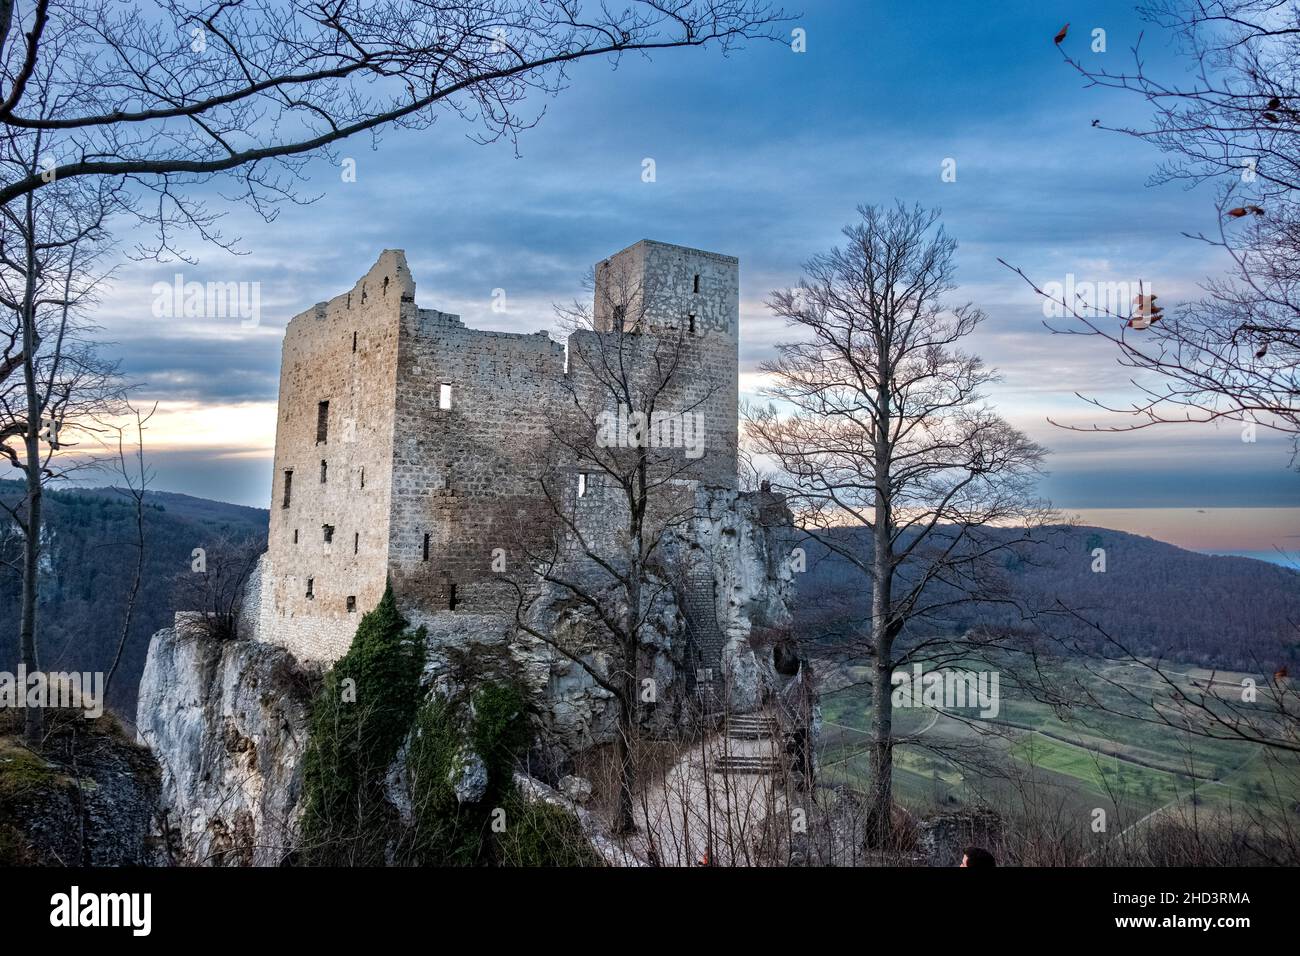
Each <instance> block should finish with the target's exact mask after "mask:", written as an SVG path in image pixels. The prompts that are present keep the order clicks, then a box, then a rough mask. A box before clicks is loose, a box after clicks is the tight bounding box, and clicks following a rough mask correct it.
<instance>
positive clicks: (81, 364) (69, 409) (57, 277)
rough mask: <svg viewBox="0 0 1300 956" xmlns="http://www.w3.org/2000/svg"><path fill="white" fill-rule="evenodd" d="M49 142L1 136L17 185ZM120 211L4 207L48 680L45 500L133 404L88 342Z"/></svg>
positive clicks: (33, 715) (31, 624)
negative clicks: (86, 447)
mask: <svg viewBox="0 0 1300 956" xmlns="http://www.w3.org/2000/svg"><path fill="white" fill-rule="evenodd" d="M29 82H30V86H31V88H32V89H33V90H34V91H39V95H38V93H36V92H34V93H33V96H34V98H35V99H36V100H37V101H38V102H39V103H40V104H42V105H43V106H44V105H46V104H48V103H49V102H50V93H49V89H50V78H49V76H48V74H42V75H40V76H37V77H34V78H32V79H31V80H30V81H29ZM45 135H46V134H45V133H44V132H42V131H39V130H37V131H21V130H18V131H15V130H3V131H0V170H3V174H4V176H5V177H6V178H10V177H14V176H19V177H20V176H23V175H27V174H29V173H32V172H37V171H39V169H40V162H41V157H42V156H43V155H44V152H43V151H44V139H45ZM115 203H116V188H115V187H114V186H113V185H112V184H111V183H108V182H107V181H85V182H72V183H59V182H51V183H50V184H49V188H46V189H43V190H42V191H41V193H40V194H39V196H38V195H37V194H36V193H34V192H29V193H27V194H26V195H25V196H24V197H22V198H21V199H20V200H18V201H15V202H14V203H11V204H8V205H6V206H3V207H0V309H3V310H4V312H3V314H4V316H5V318H4V319H3V326H0V350H2V351H0V453H2V454H3V456H4V458H5V459H6V460H7V461H8V463H9V464H10V465H11V466H12V467H14V468H16V469H18V470H19V471H20V472H22V475H23V479H24V483H25V494H24V496H23V498H22V499H21V501H19V502H18V503H17V504H15V505H13V506H10V505H7V504H3V503H0V507H3V508H4V510H5V512H6V514H7V515H8V517H9V518H10V519H11V520H12V521H13V523H14V525H15V526H16V527H17V528H18V530H19V533H20V534H21V536H22V539H23V562H22V579H23V586H22V608H21V622H20V625H19V635H20V648H21V659H22V662H23V664H24V665H25V666H26V667H27V669H28V670H29V671H36V670H37V669H39V656H38V653H37V628H36V609H37V599H38V593H37V592H38V576H39V567H40V550H41V542H42V489H43V488H44V486H45V485H46V484H47V483H48V482H50V481H53V480H56V479H60V478H66V477H68V476H69V475H70V474H72V473H73V472H75V471H76V470H78V469H81V468H85V467H87V466H88V465H90V464H91V458H92V456H89V455H87V454H85V453H82V452H79V451H78V449H77V447H76V446H77V445H78V444H79V439H80V438H84V437H85V436H86V435H87V434H89V433H90V432H93V431H94V430H95V424H94V418H95V416H96V415H97V414H100V413H102V412H104V411H106V410H111V409H112V408H114V407H115V405H116V403H117V401H118V400H119V399H120V396H121V394H122V387H121V383H120V380H119V378H118V374H117V368H116V365H115V364H114V363H112V362H110V361H108V360H106V359H104V358H103V357H102V356H101V355H100V353H99V352H98V350H97V349H96V347H95V345H94V343H93V342H91V341H90V340H89V337H88V333H89V332H90V331H91V328H90V326H89V325H88V324H87V322H86V320H85V314H86V311H87V309H88V308H89V306H90V305H92V304H93V302H94V297H95V293H96V291H97V289H98V288H99V286H100V284H101V282H102V280H103V278H104V276H103V274H102V273H100V272H98V271H97V270H98V267H99V262H100V260H101V259H102V258H103V256H104V255H105V253H106V252H107V250H108V249H109V248H110V246H111V243H110V241H109V239H108V236H107V233H106V231H105V222H106V219H107V217H108V216H109V214H110V212H111V210H112V208H113V207H114V205H115ZM25 715H26V722H25V736H26V738H27V740H28V742H29V743H30V744H35V743H37V742H38V741H39V740H40V737H41V712H40V710H39V708H34V707H32V708H27V709H26V711H25Z"/></svg>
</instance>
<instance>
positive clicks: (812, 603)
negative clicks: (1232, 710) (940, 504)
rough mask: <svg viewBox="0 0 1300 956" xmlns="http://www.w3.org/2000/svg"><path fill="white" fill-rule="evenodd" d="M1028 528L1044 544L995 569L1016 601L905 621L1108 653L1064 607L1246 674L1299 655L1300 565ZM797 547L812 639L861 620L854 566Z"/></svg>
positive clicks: (863, 595) (1130, 641)
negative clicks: (1034, 635) (1026, 636)
mask: <svg viewBox="0 0 1300 956" xmlns="http://www.w3.org/2000/svg"><path fill="white" fill-rule="evenodd" d="M840 533H842V534H846V535H848V534H862V533H864V532H862V531H860V530H857V529H852V530H850V529H845V530H844V531H842V532H840ZM982 533H985V534H1005V535H1014V534H1016V532H1012V531H1009V530H998V529H985V531H984V532H982ZM1036 537H1041V538H1042V539H1043V542H1044V543H1043V544H1042V546H1039V547H1035V548H1033V549H1031V550H1029V551H1027V552H1026V558H1025V560H1008V561H1007V562H1005V565H1004V567H1003V568H1002V569H1001V571H1002V573H1003V576H1004V579H1005V582H1006V585H1007V587H1008V591H1009V595H1010V597H1011V598H1013V599H1014V601H1015V604H1016V606H1012V605H1010V604H1007V605H982V606H974V605H965V606H960V607H957V608H953V609H950V610H948V611H946V612H945V614H944V615H943V616H942V617H941V618H935V619H933V620H928V621H925V622H917V623H915V624H914V625H913V628H914V629H915V630H918V631H923V632H925V635H929V634H936V633H937V634H943V633H952V634H954V635H958V634H963V633H965V632H966V631H967V630H969V629H971V628H975V627H981V626H985V627H1007V626H1013V627H1025V628H1030V629H1036V630H1037V631H1039V632H1040V633H1043V634H1047V635H1051V636H1054V637H1058V638H1066V639H1067V643H1069V644H1071V645H1077V647H1078V648H1079V649H1082V650H1086V651H1087V652H1088V653H1090V654H1101V655H1102V656H1116V655H1115V654H1114V653H1113V650H1114V648H1113V646H1108V642H1107V641H1106V640H1105V638H1103V637H1102V636H1101V635H1100V634H1098V633H1097V632H1096V631H1095V630H1094V629H1092V628H1091V627H1089V626H1088V624H1086V623H1084V622H1083V621H1080V620H1078V619H1077V618H1075V617H1074V616H1073V615H1070V614H1067V613H1063V612H1062V607H1064V608H1069V609H1071V610H1072V611H1074V612H1076V613H1077V615H1078V616H1079V617H1082V618H1084V619H1086V621H1087V622H1091V623H1095V624H1097V625H1099V626H1100V627H1101V628H1103V629H1104V630H1105V631H1107V632H1108V633H1109V634H1110V635H1111V636H1113V637H1114V638H1116V639H1117V640H1119V641H1121V642H1123V644H1124V645H1125V646H1126V647H1127V648H1128V649H1129V650H1131V651H1132V652H1133V653H1135V654H1138V655H1141V656H1150V657H1163V658H1165V659H1167V660H1172V661H1178V662H1183V663H1187V664H1195V665H1201V666H1205V667H1218V668H1224V669H1233V670H1244V671H1251V672H1254V671H1256V670H1259V669H1261V668H1267V669H1268V670H1269V671H1270V672H1271V670H1272V669H1273V668H1276V667H1278V666H1281V665H1283V664H1291V665H1292V666H1293V667H1294V666H1295V663H1296V662H1297V661H1300V573H1297V572H1296V571H1294V570H1291V569H1289V568H1286V567H1282V566H1279V565H1274V564H1269V563H1267V562H1264V561H1258V560H1254V559H1252V558H1238V557H1220V556H1212V555H1204V554H1198V553H1196V552H1193V551H1185V550H1183V549H1182V548H1178V547H1175V546H1173V545H1170V544H1165V543H1164V542H1162V541H1156V540H1153V539H1151V538H1145V537H1141V536H1139V535H1133V534H1127V533H1125V532H1122V531H1112V530H1109V529H1106V528H1092V527H1071V528H1065V527H1062V528H1051V529H1046V530H1045V531H1044V532H1041V533H1040V534H1038V535H1036ZM803 546H804V548H805V549H806V551H807V562H808V570H807V573H805V574H802V575H797V576H796V577H797V578H798V584H799V600H798V607H797V611H796V613H797V615H798V625H799V630H800V632H801V633H802V634H804V635H809V636H811V637H812V638H813V639H814V640H815V639H816V635H818V634H819V633H822V632H824V631H828V630H835V629H837V628H842V627H844V626H846V625H847V626H849V627H851V626H852V622H853V620H855V619H857V620H865V619H866V618H865V615H866V612H867V610H868V606H867V602H868V597H869V595H868V590H867V588H866V587H865V586H864V578H863V577H862V575H861V574H860V573H859V572H857V571H855V570H854V569H852V568H851V567H849V566H848V565H847V564H846V563H845V562H844V561H843V560H842V559H840V558H837V557H836V556H835V555H833V554H830V553H828V550H827V549H826V548H825V547H823V546H821V545H819V544H818V543H817V542H815V541H808V542H805V543H804V545H803ZM1096 548H1102V549H1104V550H1105V559H1106V570H1105V571H1104V572H1096V571H1093V570H1092V567H1093V561H1094V558H1093V551H1094V549H1096ZM906 574H907V569H906V567H904V568H903V569H902V571H901V575H902V576H903V577H904V578H906ZM1025 610H1028V611H1029V612H1030V613H1031V616H1030V617H1029V618H1028V619H1027V618H1026V617H1025V614H1024V613H1023V612H1024V611H1025ZM1033 612H1048V613H1038V614H1036V615H1035V614H1034V613H1033ZM925 635H914V636H925ZM814 653H815V652H814Z"/></svg>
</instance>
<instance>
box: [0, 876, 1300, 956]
mask: <svg viewBox="0 0 1300 956" xmlns="http://www.w3.org/2000/svg"><path fill="white" fill-rule="evenodd" d="M1291 877H1292V874H1291V873H1290V872H1286V871H1279V870H1268V869H1219V870H1211V869H1197V870H1192V869H1186V870H1180V869H1097V868H1092V869H1070V870H1067V869H1011V868H1001V869H985V870H969V869H959V868H953V869H943V870H940V869H896V870H890V869H782V870H776V869H754V870H741V869H711V868H706V867H700V868H696V869H693V870H674V869H657V870H635V871H634V870H490V869H460V870H455V869H425V870H417V869H386V870H385V869H371V870H360V869H352V870H344V869H338V870H330V869H264V870H254V869H151V870H144V869H142V870H76V869H27V870H20V869H9V870H0V912H3V913H4V915H5V917H6V918H5V920H4V923H5V929H4V937H5V940H6V943H17V942H19V941H20V940H23V939H26V938H29V937H34V936H47V935H48V936H52V937H58V936H67V935H69V934H74V933H75V934H77V936H79V937H80V942H82V943H86V942H91V937H92V936H98V937H102V938H103V939H104V940H105V941H108V940H110V939H112V940H113V941H114V942H116V941H128V943H130V942H134V941H136V940H139V941H141V942H143V941H146V940H158V941H165V942H167V943H178V942H179V943H193V942H203V943H208V942H213V943H215V942H218V941H226V940H234V941H239V940H240V938H241V937H245V938H246V939H247V940H248V942H250V943H254V944H256V945H257V946H258V947H259V948H263V947H265V946H268V945H269V946H272V947H274V946H276V945H277V944H284V945H289V946H295V947H297V946H301V945H302V944H304V943H310V942H314V941H320V942H322V943H325V944H327V945H337V944H341V943H346V942H347V941H348V940H351V939H356V940H362V939H373V938H374V937H375V934H376V933H377V932H381V933H382V934H383V935H384V936H390V935H391V934H393V933H411V934H416V935H417V937H419V936H424V935H425V934H426V933H428V932H430V931H432V930H434V929H435V927H440V928H439V929H438V933H445V932H446V931H447V930H448V928H450V927H454V926H456V925H459V926H460V927H461V928H462V930H464V931H465V932H467V933H469V934H470V935H471V936H473V935H475V934H477V933H480V932H481V933H483V934H485V935H484V937H483V938H484V943H485V944H495V943H499V942H503V941H507V940H514V939H519V940H528V939H534V938H535V939H538V940H539V941H540V940H542V939H546V938H552V939H556V940H558V939H564V938H568V939H575V938H582V937H585V936H587V935H588V934H591V933H597V934H606V933H610V934H614V936H613V937H611V938H617V939H627V940H629V941H631V940H634V939H637V938H643V939H645V940H646V941H647V942H653V941H654V940H655V939H658V940H660V944H661V945H672V944H673V943H674V941H677V940H680V941H681V942H682V944H683V945H685V944H686V943H687V941H688V940H689V938H690V936H691V935H694V934H697V933H704V934H706V935H708V934H711V933H712V932H713V931H714V930H716V931H718V932H723V931H725V933H726V935H727V941H728V944H731V945H734V943H735V942H738V941H740V940H743V939H744V938H745V937H748V936H752V938H754V939H755V940H756V941H757V942H759V943H760V944H763V945H771V944H772V943H773V942H775V941H776V939H777V938H778V936H777V935H776V934H780V935H784V934H785V933H786V932H789V933H791V934H797V935H798V936H799V937H801V938H803V939H805V940H807V938H808V935H809V934H810V933H816V934H818V935H820V934H823V933H838V932H840V931H841V930H842V928H843V927H851V931H852V932H853V933H854V934H855V936H856V935H858V934H861V933H863V932H864V931H866V930H868V928H869V927H870V926H871V925H872V921H873V920H878V919H883V920H885V921H887V923H888V925H889V926H890V927H892V928H893V930H895V931H897V932H900V933H902V934H903V935H904V937H906V936H907V935H908V934H909V933H912V932H915V933H918V934H920V935H918V936H917V937H916V938H917V939H928V938H930V937H931V934H933V933H938V932H953V933H959V934H962V935H966V934H974V935H969V936H967V938H968V939H969V940H971V941H974V940H977V939H981V938H983V939H986V940H991V939H999V938H1006V937H1005V934H1006V933H1008V932H1011V933H1012V934H1013V935H1016V934H1020V933H1024V932H1032V931H1033V930H1035V929H1038V928H1042V929H1044V930H1049V931H1051V932H1052V933H1053V934H1054V936H1053V938H1055V939H1059V940H1062V941H1064V940H1069V941H1070V942H1074V941H1076V940H1080V939H1093V938H1097V937H1099V936H1105V937H1112V938H1123V937H1125V936H1127V937H1130V938H1132V939H1134V940H1146V941H1152V940H1154V939H1160V938H1171V937H1172V938H1176V939H1178V940H1179V941H1180V944H1181V943H1183V942H1186V941H1187V940H1188V939H1189V938H1190V937H1193V936H1199V937H1200V938H1202V939H1204V940H1206V941H1213V942H1215V943H1218V944H1228V945H1232V942H1233V941H1234V940H1236V939H1243V938H1250V937H1251V936H1252V935H1253V934H1258V933H1261V932H1262V933H1264V934H1266V935H1269V936H1271V935H1273V934H1276V933H1278V932H1280V931H1282V930H1283V928H1284V927H1285V926H1288V925H1293V924H1294V915H1293V913H1292V912H1291V909H1293V908H1290V907H1286V905H1285V904H1284V903H1283V899H1284V894H1287V893H1288V890H1289V885H1290V884H1291V882H1292V880H1291ZM683 920H686V921H687V922H686V923H685V924H683V922H682V921H683ZM701 921H702V922H701ZM836 924H843V926H837V925H836ZM710 925H712V926H713V927H714V930H710V929H709V928H708V927H709V926H710ZM474 927H477V929H475V928H474ZM560 927H563V930H561V929H560ZM690 927H695V928H693V929H692V928H690ZM909 927H911V929H909ZM556 934H558V936H556ZM985 934H987V935H985ZM1241 934H1245V936H1244V937H1243V936H1242V935H1241ZM701 938H704V937H701ZM1024 938H1025V939H1029V938H1031V937H1024ZM1038 938H1040V939H1042V937H1038ZM1255 938H1256V939H1258V938H1260V937H1258V936H1255ZM446 942H450V940H449V939H448V940H446ZM11 951H16V950H11Z"/></svg>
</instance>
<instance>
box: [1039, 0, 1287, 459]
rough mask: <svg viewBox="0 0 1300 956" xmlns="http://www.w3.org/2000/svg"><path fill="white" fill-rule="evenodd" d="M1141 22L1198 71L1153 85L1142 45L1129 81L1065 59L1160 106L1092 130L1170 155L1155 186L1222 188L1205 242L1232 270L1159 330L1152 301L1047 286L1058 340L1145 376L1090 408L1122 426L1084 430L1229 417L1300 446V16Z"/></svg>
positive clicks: (1237, 7) (1279, 7)
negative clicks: (1105, 353) (1144, 116)
mask: <svg viewBox="0 0 1300 956" xmlns="http://www.w3.org/2000/svg"><path fill="white" fill-rule="evenodd" d="M1140 12H1141V13H1142V15H1143V16H1144V18H1145V19H1146V20H1148V21H1149V22H1150V23H1152V24H1153V25H1154V26H1155V27H1157V28H1158V29H1159V30H1161V31H1162V32H1163V33H1164V34H1165V35H1166V36H1168V37H1170V38H1172V39H1173V40H1174V41H1175V42H1176V43H1177V44H1178V47H1179V49H1180V51H1181V52H1182V54H1183V55H1184V57H1185V61H1186V65H1187V67H1188V68H1187V69H1186V70H1184V71H1181V72H1180V73H1179V74H1178V75H1176V76H1172V77H1160V76H1157V75H1154V74H1153V73H1152V72H1151V71H1150V70H1149V68H1148V66H1147V63H1146V60H1145V58H1144V57H1143V54H1142V49H1141V41H1139V43H1138V45H1137V46H1135V47H1134V50H1133V66H1132V69H1131V71H1127V72H1114V73H1112V72H1109V71H1107V70H1104V69H1101V70H1099V69H1096V68H1095V67H1093V66H1091V65H1090V64H1093V63H1096V62H1098V61H1099V58H1096V57H1090V58H1087V62H1086V63H1085V60H1084V59H1081V58H1080V59H1077V58H1075V57H1073V56H1071V55H1070V53H1069V44H1068V43H1062V44H1061V45H1060V48H1061V50H1062V55H1063V56H1064V58H1065V60H1066V62H1067V63H1068V64H1069V65H1070V66H1071V67H1073V68H1074V69H1075V70H1077V71H1078V72H1079V73H1080V75H1081V76H1083V77H1084V79H1085V80H1086V81H1087V82H1088V84H1089V85H1092V86H1097V87H1104V88H1110V89H1117V90H1123V91H1127V92H1129V93H1133V94H1136V95H1137V96H1140V97H1142V98H1143V99H1144V100H1145V101H1146V103H1147V104H1148V105H1149V106H1150V108H1151V110H1152V117H1151V120H1150V122H1149V123H1146V124H1143V125H1138V126H1120V127H1108V126H1106V124H1104V123H1103V122H1102V121H1101V120H1095V121H1094V122H1093V125H1094V126H1098V127H1102V128H1106V129H1114V130H1116V131H1118V132H1121V133H1124V134H1126V135H1129V136H1134V137H1137V138H1139V139H1142V140H1144V141H1146V142H1149V143H1151V144H1153V145H1155V146H1156V147H1157V148H1158V149H1159V150H1161V151H1162V152H1163V153H1164V154H1165V155H1166V157H1167V159H1166V161H1165V162H1164V163H1163V164H1161V165H1160V166H1159V168H1158V170H1157V172H1156V174H1155V176H1154V177H1153V182H1154V183H1165V182H1177V183H1181V184H1183V185H1186V186H1193V185H1198V184H1202V183H1208V184H1213V185H1214V186H1215V187H1216V189H1217V193H1216V195H1215V199H1214V201H1215V205H1216V207H1217V210H1218V213H1219V227H1218V229H1217V232H1216V233H1215V234H1213V235H1210V236H1206V235H1204V234H1198V235H1196V236H1195V237H1194V238H1196V239H1198V240H1200V241H1203V242H1206V243H1208V244H1210V245H1212V246H1214V247H1217V248H1219V249H1222V250H1223V251H1224V252H1225V253H1226V254H1227V256H1228V260H1229V269H1228V272H1227V273H1226V274H1225V275H1223V276H1221V277H1217V278H1211V279H1208V280H1207V281H1206V282H1205V283H1204V286H1203V289H1204V295H1203V296H1202V297H1201V299H1200V300H1199V301H1196V302H1193V303H1188V304H1186V305H1184V306H1182V307H1180V308H1178V309H1177V310H1171V311H1170V312H1169V314H1167V315H1157V316H1156V317H1155V318H1154V319H1151V318H1149V317H1148V316H1147V315H1146V313H1147V311H1148V310H1147V309H1146V308H1145V306H1149V305H1150V303H1138V308H1136V309H1135V310H1133V311H1131V312H1130V311H1128V310H1116V309H1113V308H1095V307H1089V306H1087V305H1085V304H1083V303H1080V302H1067V301H1064V300H1063V299H1061V298H1056V297H1053V296H1049V295H1048V294H1047V293H1045V292H1043V290H1042V289H1040V288H1038V286H1036V285H1035V290H1036V291H1038V292H1039V294H1040V295H1043V296H1045V297H1047V298H1051V299H1053V301H1055V302H1057V303H1058V304H1059V306H1060V308H1059V310H1058V311H1060V312H1061V313H1063V315H1064V316H1067V317H1068V318H1069V319H1070V320H1071V321H1069V322H1068V323H1067V324H1063V325H1062V326H1060V327H1054V326H1049V327H1052V328H1053V331H1058V332H1062V333H1065V334H1082V335H1090V336H1096V337H1100V338H1103V339H1106V340H1108V341H1109V342H1111V343H1112V344H1113V345H1114V347H1115V349H1116V350H1117V355H1118V361H1119V363H1120V364H1121V365H1122V366H1124V367H1126V368H1129V369H1132V370H1133V373H1134V377H1133V381H1132V385H1133V388H1134V392H1135V394H1134V397H1133V398H1132V400H1131V401H1129V402H1127V403H1122V404H1114V403H1106V402H1103V401H1101V400H1099V399H1096V398H1088V399H1087V400H1088V401H1089V402H1090V403H1091V404H1092V405H1093V406H1094V407H1096V408H1097V409H1099V410H1101V411H1103V412H1106V413H1114V414H1115V415H1118V416H1119V418H1118V419H1112V418H1107V420H1106V422H1105V423H1104V424H1096V425H1092V426H1090V427H1088V428H1086V429H1085V430H1101V431H1130V430H1134V429H1140V428H1147V427H1150V426H1152V425H1158V424H1166V423H1186V422H1209V421H1217V420H1219V419H1224V418H1226V419H1232V420H1239V421H1244V422H1252V423H1254V422H1257V423H1258V424H1259V425H1260V426H1261V427H1267V428H1274V429H1277V430H1279V431H1282V432H1284V433H1288V434H1291V435H1292V436H1297V435H1300V378H1297V367H1300V266H1298V265H1297V263H1300V202H1298V199H1300V197H1298V195H1297V189H1298V188H1300V4H1297V3H1296V2H1295V0H1220V2H1215V3H1206V2H1203V0H1151V2H1148V3H1145V4H1143V5H1142V6H1141V7H1140ZM1016 271H1017V272H1019V271H1020V270H1016ZM1021 275H1022V276H1023V273H1021ZM1030 284H1031V285H1034V283H1032V282H1031V283H1030Z"/></svg>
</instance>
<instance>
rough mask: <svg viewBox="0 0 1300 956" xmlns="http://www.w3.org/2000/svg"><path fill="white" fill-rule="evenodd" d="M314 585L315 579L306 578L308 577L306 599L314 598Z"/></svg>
mask: <svg viewBox="0 0 1300 956" xmlns="http://www.w3.org/2000/svg"><path fill="white" fill-rule="evenodd" d="M315 585H316V579H315V578H308V579H307V599H308V600H311V599H312V598H314V597H315V596H316V594H315Z"/></svg>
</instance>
